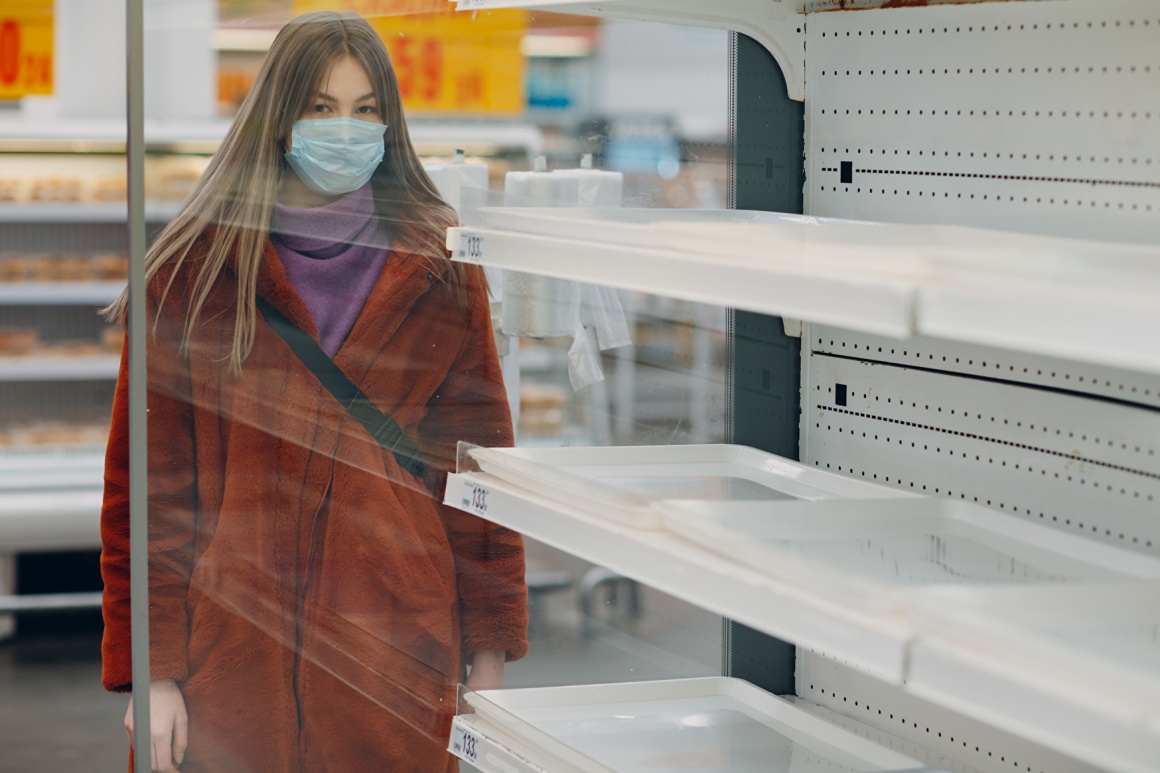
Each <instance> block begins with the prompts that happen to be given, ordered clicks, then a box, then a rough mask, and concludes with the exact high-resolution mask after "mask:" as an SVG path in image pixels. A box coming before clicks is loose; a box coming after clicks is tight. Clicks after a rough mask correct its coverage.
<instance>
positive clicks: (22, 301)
mask: <svg viewBox="0 0 1160 773" xmlns="http://www.w3.org/2000/svg"><path fill="white" fill-rule="evenodd" d="M124 289H125V283H124V282H21V283H15V284H0V306H105V305H107V304H110V303H112V302H113V301H115V300H116V299H117V296H119V295H120V294H121V291H122V290H124Z"/></svg>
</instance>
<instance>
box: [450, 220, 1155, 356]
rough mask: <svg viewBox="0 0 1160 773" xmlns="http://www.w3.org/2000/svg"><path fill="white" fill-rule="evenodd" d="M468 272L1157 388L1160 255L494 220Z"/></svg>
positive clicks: (730, 225) (781, 226)
mask: <svg viewBox="0 0 1160 773" xmlns="http://www.w3.org/2000/svg"><path fill="white" fill-rule="evenodd" d="M448 247H449V249H451V250H452V252H453V254H454V257H455V259H456V260H460V261H465V262H474V263H481V264H483V265H487V266H494V267H496V268H503V269H511V270H516V271H524V272H532V273H541V274H545V275H550V276H556V277H561V278H564V279H575V280H580V281H585V282H593V283H599V284H605V285H610V286H615V287H620V288H623V289H629V290H636V291H640V292H647V293H653V294H658V295H666V296H671V297H675V298H683V299H687V300H692V301H699V302H704V303H712V304H717V305H722V306H731V307H735V308H740V309H745V310H749V311H755V312H761V313H767V314H776V315H782V316H785V317H790V318H794V319H803V320H807V321H810V322H817V323H822V324H832V325H836V326H839V327H844V328H848V329H851V330H858V331H862V332H867V333H874V334H881V335H888V336H893V337H896V338H906V337H908V336H910V335H912V334H914V333H922V334H925V335H930V336H934V337H939V338H944V339H948V340H954V341H964V342H970V343H977V344H985V345H991V346H1000V347H1003V348H1008V349H1012V350H1016V351H1025V352H1032V353H1037V354H1048V355H1053V356H1058V357H1064V358H1068V359H1073V360H1076V361H1080V362H1091V363H1096V364H1100V365H1107V366H1112V367H1122V368H1127V369H1130V370H1136V371H1142V372H1148V373H1160V338H1157V337H1156V336H1154V335H1150V331H1153V330H1156V329H1160V248H1157V247H1156V246H1155V245H1135V244H1123V243H1115V242H1095V241H1085V240H1080V239H1059V238H1053V237H1045V236H1032V235H1027V234H1019V233H1011V232H1001V231H992V230H986V229H978V228H963V227H950V226H946V227H944V226H918V225H888V224H873V223H861V222H855V221H840V220H824V219H814V218H809V217H803V216H796V215H778V214H770V213H750V212H733V211H717V212H706V211H700V210H698V211H692V210H584V209H566V208H489V209H484V210H482V211H481V218H480V221H479V224H478V226H471V227H462V228H456V229H450V231H449V232H448Z"/></svg>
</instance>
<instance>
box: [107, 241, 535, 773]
mask: <svg viewBox="0 0 1160 773" xmlns="http://www.w3.org/2000/svg"><path fill="white" fill-rule="evenodd" d="M201 254H203V253H199V252H197V251H196V250H195V252H194V253H191V256H190V260H189V261H187V263H186V266H185V267H184V268H183V269H181V270H180V271H178V272H177V274H176V276H174V277H173V278H174V279H175V281H174V282H173V284H172V289H171V290H170V291H169V294H168V297H166V298H165V300H164V303H161V294H162V288H164V287H165V283H166V282H168V280H169V278H170V277H171V276H173V275H172V273H170V274H163V275H161V276H159V277H158V278H157V280H155V281H154V282H153V284H152V286H151V287H150V292H149V294H148V298H147V302H148V308H149V319H150V321H151V322H152V321H154V320H156V323H157V328H156V335H155V336H154V337H151V338H150V343H149V357H148V368H149V390H148V395H147V397H148V407H149V443H148V450H149V534H150V544H149V557H150V568H149V584H150V597H149V606H150V626H149V628H150V631H149V633H150V658H151V670H152V678H153V679H175V680H177V682H178V684H179V685H180V686H181V689H182V692H183V695H184V697H185V701H186V705H187V709H188V712H189V717H190V735H189V750H188V752H187V754H186V761H185V764H184V765H183V766H182V770H184V771H187V772H190V773H195V772H202V771H206V772H208V771H231V772H233V773H246V772H248V771H298V770H303V771H356V770H394V771H406V772H407V773H424V772H425V771H432V772H434V771H445V770H448V769H449V768H453V767H454V764H453V762H452V761H451V760H450V759H449V757H448V756H447V754H446V753H445V751H444V749H445V748H446V743H447V733H448V729H449V724H450V719H451V717H452V715H453V714H454V711H455V700H456V685H457V683H458V682H459V681H460V680H461V679H462V676H463V673H464V666H465V663H466V662H468V660H469V658H470V656H471V654H472V653H474V652H477V651H482V650H504V651H506V652H507V656H508V658H509V659H514V658H518V657H521V656H522V655H523V654H524V653H525V651H526V649H527V639H526V630H527V613H526V595H527V589H526V587H525V585H524V560H523V544H522V542H521V539H520V537H519V535H517V534H514V533H512V532H510V531H508V530H505V529H502V528H499V527H496V526H494V525H491V524H489V523H487V522H484V521H482V520H480V519H478V518H476V517H474V516H470V515H466V514H464V513H462V512H460V511H458V510H454V509H451V508H448V507H445V506H443V505H442V504H440V502H441V494H442V488H443V485H444V483H445V480H446V472H447V470H448V469H451V468H453V465H454V462H453V460H454V456H455V444H456V442H457V441H459V440H466V441H470V442H472V443H476V444H479V445H485V446H499V445H508V444H510V443H511V439H512V436H511V419H510V415H509V412H508V407H507V400H506V396H505V392H504V389H503V384H502V380H501V374H500V368H499V362H498V359H497V356H496V351H495V344H494V339H493V337H492V333H491V324H490V314H489V308H488V298H487V291H486V285H485V282H484V279H483V273H482V271H481V270H480V269H478V268H476V267H469V268H468V269H467V272H468V273H467V276H468V282H467V288H466V289H467V297H468V303H467V305H466V308H465V307H464V306H463V305H462V304H461V303H460V302H459V300H458V299H457V298H456V296H455V294H454V293H453V292H451V291H450V290H449V289H448V283H446V282H444V281H443V280H444V278H445V277H443V276H437V275H435V274H433V273H431V271H430V270H429V268H428V266H427V265H426V264H425V262H424V261H423V260H421V259H420V258H418V257H417V256H415V255H412V254H410V253H408V252H406V251H405V250H402V249H396V250H395V251H394V252H392V253H391V255H390V257H389V259H388V261H387V264H386V267H385V268H384V270H383V273H382V275H381V276H380V277H379V279H378V281H377V283H376V285H375V287H374V289H373V290H372V292H371V295H370V298H369V299H368V300H367V302H366V304H365V306H364V308H363V310H362V313H361V315H360V316H359V318H358V321H357V322H356V323H355V326H354V329H353V330H352V331H351V333H350V335H349V337H348V339H347V340H346V342H345V343H344V344H343V346H342V348H341V350H340V351H339V352H338V354H337V355H336V356H335V358H334V359H335V362H336V363H337V364H338V366H339V367H340V368H342V370H343V371H344V372H345V373H346V375H347V376H348V377H350V379H351V380H352V381H354V382H355V383H356V384H357V385H358V386H359V387H361V389H362V390H363V391H364V392H365V393H366V394H367V395H368V396H369V397H370V398H371V399H372V401H373V402H374V403H375V404H376V405H377V406H378V407H379V408H380V409H381V410H382V411H383V412H384V413H386V414H387V415H388V416H391V417H393V418H394V419H395V420H396V421H398V422H399V424H400V425H401V426H402V428H403V430H404V431H405V432H406V433H407V434H408V435H409V436H410V437H412V438H414V439H416V440H417V441H418V442H419V443H420V445H421V446H422V447H423V449H424V451H425V452H426V454H428V456H429V458H433V459H438V460H442V462H437V463H434V464H432V465H429V474H428V480H426V481H418V480H416V479H415V478H412V477H411V476H410V475H409V473H407V472H406V471H404V470H402V469H401V468H400V467H399V466H398V464H397V463H396V461H395V459H394V457H393V456H392V455H391V454H389V453H385V452H384V451H382V450H381V449H380V448H379V446H378V445H377V444H376V443H375V441H374V440H373V439H372V438H371V437H370V436H369V435H368V434H367V433H366V432H365V431H364V430H363V429H362V427H361V426H359V425H358V424H357V423H356V422H355V421H354V420H353V419H351V418H350V417H349V416H348V415H347V413H346V412H345V410H344V409H343V408H342V407H341V406H340V405H339V404H338V403H337V401H335V400H334V398H333V397H331V396H330V394H329V393H328V392H326V391H325V390H324V388H323V387H322V386H321V385H320V384H319V382H318V380H317V378H315V376H314V375H313V374H312V373H311V372H310V371H309V370H308V369H307V368H306V367H305V366H304V365H303V364H302V363H301V362H300V361H299V360H298V359H297V357H296V356H295V355H294V354H293V352H291V351H290V349H289V347H288V346H287V345H286V344H285V343H284V342H283V341H282V339H280V338H279V337H278V336H277V334H276V333H275V332H274V331H273V329H272V328H270V327H269V326H268V325H267V324H266V323H265V322H264V321H263V320H262V319H261V317H260V316H259V318H258V324H257V331H256V340H255V342H254V348H253V352H252V354H251V355H250V356H249V358H248V359H247V360H246V362H245V365H244V369H243V372H242V374H241V376H240V377H235V376H233V375H231V374H230V372H229V368H228V366H227V357H228V353H229V349H230V345H231V342H232V336H233V308H234V292H235V290H234V282H233V279H232V277H233V274H232V273H230V272H228V271H227V272H223V275H222V277H221V279H220V280H219V281H218V282H217V284H216V285H215V286H214V287H213V290H212V292H211V294H210V297H209V300H208V302H207V303H206V305H205V307H204V309H203V311H202V314H201V321H200V322H199V324H198V325H197V328H196V331H195V332H194V335H193V338H192V341H191V344H190V347H189V351H188V353H184V352H182V351H181V348H180V342H181V336H182V331H183V326H184V320H185V318H186V313H187V311H188V308H189V304H190V295H191V293H190V287H191V286H192V281H191V279H192V272H193V271H195V270H196V268H197V266H198V263H199V260H200V255H201ZM258 293H259V295H261V296H262V297H263V298H265V299H267V300H268V301H269V302H270V303H272V304H273V305H274V306H275V307H276V308H277V309H278V310H279V311H281V312H282V313H283V314H285V315H286V316H287V317H289V318H290V319H291V320H292V321H294V322H295V323H296V324H297V325H298V326H300V327H301V328H302V329H303V330H306V331H307V332H309V333H310V334H311V335H314V336H315V337H317V333H316V331H315V328H314V324H313V322H312V321H311V317H310V313H309V311H308V310H307V308H306V306H305V303H304V302H303V301H302V299H301V298H300V297H299V296H298V295H297V294H296V293H295V291H294V289H293V288H292V286H291V285H290V282H289V281H288V279H287V277H286V275H285V272H284V270H283V268H282V265H281V263H280V262H279V260H278V257H277V254H276V252H275V251H274V249H273V246H272V245H270V244H267V246H266V250H265V254H264V256H263V261H262V264H261V270H260V275H259V284H258ZM128 454H129V442H128V384H127V375H126V362H125V361H122V364H121V376H120V379H119V381H118V384H117V391H116V398H115V403H114V409H113V423H112V434H111V437H110V441H109V447H108V454H107V460H106V473H105V499H104V507H103V511H102V515H101V531H102V539H103V543H104V551H103V554H102V571H103V573H104V580H105V601H104V615H105V622H106V629H105V639H104V644H103V658H104V672H103V681H104V684H105V686H106V688H108V689H110V690H115V691H127V690H129V689H131V686H132V684H131V682H132V678H131V665H130V624H129V623H130V621H129V617H130V616H129V486H128V484H129V473H128ZM433 492H434V493H433Z"/></svg>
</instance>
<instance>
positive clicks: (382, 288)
mask: <svg viewBox="0 0 1160 773" xmlns="http://www.w3.org/2000/svg"><path fill="white" fill-rule="evenodd" d="M445 276H446V269H444V271H443V272H442V273H440V274H436V273H433V272H432V271H431V270H430V268H429V267H428V265H427V261H426V260H424V259H423V258H422V257H420V256H418V255H416V254H414V253H413V252H411V251H410V250H408V249H406V248H405V247H402V246H400V247H399V248H397V249H395V250H392V251H391V254H390V255H389V256H388V257H387V265H386V267H385V268H384V269H383V272H382V273H381V274H379V278H378V280H377V281H376V282H375V285H374V288H373V289H372V290H371V294H370V296H368V297H367V300H366V303H364V304H363V308H362V311H361V312H360V313H359V316H358V318H357V319H356V320H355V323H354V327H353V328H351V331H350V335H348V336H347V337H346V341H344V342H343V344H342V346H341V347H340V348H339V350H338V354H336V355H335V357H334V362H335V364H336V365H338V366H339V367H340V368H342V370H343V372H345V373H347V374H348V375H349V377H350V378H352V379H361V378H362V377H363V376H365V375H366V373H367V372H368V371H369V370H370V368H371V366H372V365H373V364H374V358H373V357H368V356H367V354H368V352H375V353H377V352H379V351H381V350H382V349H383V347H384V346H385V345H386V343H387V342H388V341H389V340H390V339H391V337H392V336H393V335H394V334H395V332H396V331H397V330H398V329H399V326H400V325H401V324H402V323H403V320H404V319H406V317H407V314H409V313H410V311H411V309H412V307H414V305H415V303H416V302H417V301H418V300H419V299H420V298H421V297H423V295H424V294H425V293H426V292H427V291H428V290H430V289H431V287H432V285H434V284H436V283H438V282H439V281H440V280H442V279H443V278H444V277H445Z"/></svg>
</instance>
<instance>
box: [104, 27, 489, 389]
mask: <svg viewBox="0 0 1160 773" xmlns="http://www.w3.org/2000/svg"><path fill="white" fill-rule="evenodd" d="M344 56H351V57H353V58H354V59H355V60H356V61H358V62H359V64H361V65H362V66H363V68H365V69H366V72H367V75H368V77H369V78H370V81H371V83H372V84H373V85H374V89H375V96H376V97H377V98H378V104H379V110H380V115H381V116H382V118H383V122H384V123H386V124H387V125H388V127H389V128H388V129H387V133H386V137H385V145H386V148H385V154H384V156H383V160H382V162H381V163H380V164H379V166H378V169H377V170H376V171H375V174H374V176H373V177H372V187H373V190H374V193H375V209H376V213H377V216H378V217H379V218H381V219H383V220H384V221H386V222H387V223H388V224H389V228H390V230H391V236H392V240H393V243H395V244H402V245H406V247H407V249H408V250H409V251H411V252H413V253H415V254H416V255H418V256H420V257H421V258H423V259H425V260H427V261H428V262H429V263H430V265H431V267H432V269H434V270H435V273H436V274H437V275H443V274H444V273H445V269H447V271H446V273H447V275H448V280H449V283H450V285H451V286H452V287H454V288H456V294H457V296H458V299H459V302H460V303H461V304H462V303H465V302H466V291H465V290H464V287H465V276H464V271H465V269H464V266H463V265H462V264H459V263H452V262H450V261H449V260H448V258H447V253H446V250H445V248H444V240H445V233H446V229H447V227H448V226H450V225H455V224H456V222H457V218H456V215H455V211H454V210H453V209H452V208H451V207H450V206H448V205H447V204H446V202H444V201H443V199H442V198H440V196H439V192H438V190H437V189H436V188H435V185H434V183H432V182H431V178H430V177H428V176H427V173H426V172H425V171H424V170H423V166H422V164H421V163H420V162H419V158H418V156H417V155H416V153H415V148H414V146H413V145H412V144H411V138H410V134H409V133H408V131H407V120H406V117H405V116H404V115H403V107H402V95H401V94H400V91H399V81H398V78H397V77H396V76H395V70H394V68H393V67H392V66H391V60H390V57H389V56H388V55H387V50H386V48H385V47H384V45H383V42H382V40H381V39H379V37H378V35H377V34H375V31H374V29H372V28H371V25H370V24H368V23H367V21H366V20H365V19H363V18H362V17H361V16H359V15H357V14H355V13H349V12H348V13H337V12H334V11H319V12H316V13H309V14H304V15H302V16H299V17H298V18H296V19H294V20H293V21H291V22H290V23H289V24H287V25H286V26H285V27H283V28H282V29H281V30H280V31H279V32H278V35H277V37H276V38H275V39H274V43H273V44H272V45H271V47H270V52H269V54H268V55H267V57H266V60H265V62H264V63H263V65H262V69H261V70H260V71H259V73H258V77H257V80H256V81H255V82H254V86H253V88H251V89H250V93H249V94H248V95H247V96H246V99H245V101H244V102H243V103H242V106H241V109H240V110H239V112H238V116H237V118H236V119H235V120H234V122H233V125H231V126H230V129H229V131H228V132H227V133H226V136H225V139H224V140H223V141H222V144H221V147H220V148H219V149H218V151H217V153H216V154H215V155H214V157H213V159H212V160H211V161H210V164H209V167H208V168H207V169H206V171H205V174H204V175H202V177H201V179H200V180H199V181H198V183H197V185H196V186H194V189H193V192H192V193H191V194H190V196H189V199H188V200H187V201H186V203H185V205H184V206H183V207H182V208H181V211H180V212H178V214H177V216H176V217H175V218H174V219H173V220H172V221H171V222H170V223H169V225H168V226H167V227H166V228H165V229H164V230H163V231H162V232H161V234H160V235H159V236H158V238H157V241H156V242H155V243H154V244H153V246H152V247H151V248H150V249H149V252H148V253H147V254H146V256H145V279H146V282H147V283H149V282H152V281H153V280H154V279H155V278H156V277H157V275H158V273H159V272H160V271H161V270H162V269H163V268H165V267H167V266H169V267H172V271H171V272H170V273H169V276H170V278H169V281H168V283H167V284H166V286H165V288H164V291H163V293H162V303H164V300H165V297H166V296H167V295H168V293H169V290H170V289H171V286H172V283H173V280H174V277H176V276H177V274H178V273H179V272H178V269H180V268H181V266H182V265H183V264H184V263H185V261H186V259H187V258H188V257H189V255H190V252H191V250H192V248H193V247H194V245H195V243H197V242H198V240H199V239H200V238H201V237H203V236H204V235H206V234H207V232H209V231H211V230H212V233H213V238H212V239H210V240H209V242H210V243H209V244H208V245H207V246H206V248H205V253H204V255H203V256H201V257H200V261H199V262H200V268H196V269H195V270H196V271H197V274H196V279H195V280H194V284H193V287H192V292H191V293H190V306H189V312H188V315H187V317H186V321H185V332H184V336H183V339H182V348H183V350H188V347H189V344H190V340H191V337H192V334H193V330H194V327H195V326H196V324H197V321H198V318H199V317H200V315H201V311H202V307H203V306H204V305H205V302H206V300H207V299H208V298H209V297H210V294H211V292H212V290H213V287H214V285H215V284H216V283H217V281H218V278H219V277H220V276H221V273H222V270H223V269H224V268H226V266H227V264H228V258H229V256H230V255H231V254H233V255H234V274H235V278H236V284H237V297H236V303H235V314H236V321H235V325H234V338H233V345H232V347H231V349H230V356H229V362H230V370H231V371H232V372H233V373H234V374H238V373H240V372H241V368H242V363H243V362H245V360H246V358H247V357H248V356H249V354H250V351H251V350H252V349H253V346H254V331H255V326H256V324H257V321H256V320H257V312H256V311H255V307H254V298H255V295H256V293H257V284H258V268H259V266H260V265H261V261H262V255H263V252H264V250H265V246H266V242H267V240H268V238H269V229H270V214H271V212H272V211H273V208H274V203H275V202H276V201H277V197H278V187H279V181H280V180H281V176H282V175H284V174H294V172H293V171H292V170H290V169H289V166H288V165H287V164H286V162H285V160H284V159H283V150H284V148H283V143H284V139H285V138H286V137H288V136H289V135H290V132H291V128H292V127H293V124H294V121H295V120H297V119H298V117H299V116H300V115H301V114H302V113H303V111H304V110H306V108H307V107H308V106H309V104H310V102H311V100H312V99H313V98H314V95H315V93H316V92H317V90H318V87H319V84H320V83H321V81H322V78H323V77H324V76H325V75H326V73H327V72H328V71H329V70H330V67H331V66H332V65H333V64H334V63H335V62H336V61H337V60H339V59H341V58H342V57H344ZM105 313H106V315H107V316H108V317H109V318H111V319H114V320H116V321H119V322H120V323H121V324H122V325H123V324H124V323H125V318H126V315H127V313H128V291H126V292H124V293H122V294H121V297H120V298H118V299H117V301H116V302H114V303H113V304H112V305H110V306H109V307H108V308H107V309H106V310H105Z"/></svg>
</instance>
